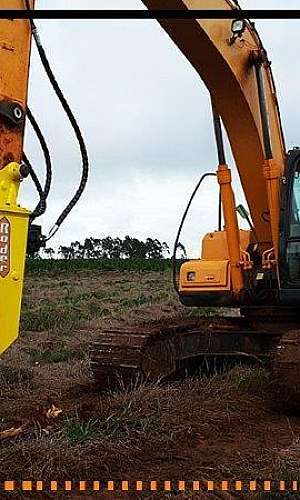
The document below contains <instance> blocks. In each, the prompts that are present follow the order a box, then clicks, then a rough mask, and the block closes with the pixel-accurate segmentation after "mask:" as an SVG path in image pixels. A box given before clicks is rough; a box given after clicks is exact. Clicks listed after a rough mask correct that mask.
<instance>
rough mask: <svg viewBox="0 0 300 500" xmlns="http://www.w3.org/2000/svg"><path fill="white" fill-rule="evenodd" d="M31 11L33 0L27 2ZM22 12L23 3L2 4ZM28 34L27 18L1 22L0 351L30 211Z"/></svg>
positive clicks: (14, 301) (12, 333) (19, 285)
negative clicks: (24, 189)
mask: <svg viewBox="0 0 300 500" xmlns="http://www.w3.org/2000/svg"><path fill="white" fill-rule="evenodd" d="M30 5H31V7H32V8H33V7H34V1H33V0H31V4H30ZM1 8H2V9H23V8H24V2H23V0H2V1H1ZM30 47H31V30H30V24H29V22H28V21H27V20H14V19H12V20H5V19H2V20H0V68H1V77H0V353H2V352H3V351H5V350H6V349H7V348H8V347H9V346H10V345H11V344H12V342H13V341H14V340H15V339H16V338H17V336H18V332H19V321H20V309H21V300H22V289H23V275H24V264H25V255H26V244H27V234H28V221H29V215H30V212H29V211H28V210H26V209H24V208H21V207H20V205H19V204H18V192H19V187H20V183H21V181H22V179H23V178H24V177H26V176H27V175H28V170H27V168H26V166H25V165H22V163H21V160H22V153H23V139H24V126H25V117H26V107H27V91H28V76H29V59H30Z"/></svg>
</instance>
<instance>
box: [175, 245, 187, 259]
mask: <svg viewBox="0 0 300 500" xmlns="http://www.w3.org/2000/svg"><path fill="white" fill-rule="evenodd" d="M176 255H177V257H178V258H179V259H183V260H184V259H187V253H186V249H185V246H184V245H183V244H182V243H180V242H179V243H178V244H177V253H176Z"/></svg>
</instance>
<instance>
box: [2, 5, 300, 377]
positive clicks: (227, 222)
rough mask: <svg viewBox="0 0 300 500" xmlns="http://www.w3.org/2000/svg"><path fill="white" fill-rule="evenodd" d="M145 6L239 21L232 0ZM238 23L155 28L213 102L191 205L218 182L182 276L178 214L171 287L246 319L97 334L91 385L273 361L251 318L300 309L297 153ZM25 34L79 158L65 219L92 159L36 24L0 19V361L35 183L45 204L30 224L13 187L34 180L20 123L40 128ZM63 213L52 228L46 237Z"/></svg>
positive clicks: (265, 335) (257, 48)
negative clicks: (232, 360)
mask: <svg viewBox="0 0 300 500" xmlns="http://www.w3.org/2000/svg"><path fill="white" fill-rule="evenodd" d="M143 2H144V4H145V5H146V7H147V8H149V9H157V10H159V9H162V8H164V9H165V8H168V9H176V10H178V11H185V10H187V9H207V8H210V9H221V10H228V11H232V10H236V11H237V12H238V11H240V7H239V5H238V3H237V2H236V1H235V0H164V1H161V0H143ZM0 5H1V8H3V9H4V8H14V9H24V8H27V9H33V8H34V1H33V0H31V1H29V0H25V2H24V1H23V0H1V1H0ZM239 13H240V12H239ZM241 17H242V16H240V15H239V16H237V18H236V19H234V20H232V16H229V18H228V19H223V20H207V19H206V20H204V19H185V20H184V21H183V20H182V19H165V18H164V19H160V20H159V22H160V24H161V26H162V27H163V29H164V30H165V31H166V32H167V33H168V35H169V36H170V37H171V39H172V40H173V41H174V43H175V44H176V45H177V46H178V47H179V49H180V50H181V51H182V52H183V53H184V55H185V56H186V57H187V59H188V60H189V62H190V63H191V64H192V65H193V67H194V68H195V70H196V71H197V72H198V73H199V75H200V77H201V78H202V80H203V81H204V83H205V84H206V86H207V88H208V90H209V92H210V95H211V99H212V110H213V123H214V130H215V136H216V144H217V152H218V167H217V169H216V171H214V172H213V173H208V174H204V175H203V177H202V178H201V180H200V182H199V184H198V186H197V188H196V189H195V191H194V193H193V196H192V198H191V200H190V203H191V201H192V199H193V197H194V195H195V194H196V191H197V190H198V188H199V187H200V185H201V184H202V182H203V181H204V179H205V178H206V177H207V176H208V175H213V176H215V178H216V180H217V183H216V186H217V187H218V189H219V190H220V207H221V210H219V228H218V230H213V228H212V231H211V232H210V233H209V234H207V235H206V236H205V237H204V239H203V241H202V253H201V258H199V259H194V260H189V261H187V262H185V263H183V264H182V265H181V267H180V272H179V277H178V276H177V272H176V269H177V268H176V249H177V245H178V241H179V237H180V230H181V228H182V225H183V223H184V220H185V217H186V214H187V211H186V212H185V214H184V217H183V219H182V222H181V225H180V230H179V232H178V235H177V238H176V241H175V246H174V284H175V288H176V291H177V292H178V296H179V299H180V301H181V302H182V303H183V304H184V305H186V306H189V307H200V308H201V307H207V306H221V307H231V308H232V307H238V308H241V311H242V316H241V317H240V318H238V319H236V320H235V321H232V322H231V324H230V325H228V324H227V323H226V324H222V321H221V320H220V322H218V325H216V324H215V325H214V326H213V328H211V325H209V324H208V325H207V326H206V327H205V326H203V323H202V325H201V328H200V327H199V326H197V324H193V325H191V324H186V325H173V326H172V325H170V327H169V328H165V329H163V330H162V329H161V328H159V327H158V328H155V327H153V328H149V329H148V330H147V329H145V328H140V329H139V328H136V329H129V330H127V331H124V330H123V329H120V330H107V331H101V332H99V341H98V342H96V343H95V344H94V345H93V346H92V347H91V365H92V367H93V370H94V374H95V376H96V378H97V380H98V382H99V383H102V384H107V383H109V382H112V380H113V379H114V378H115V377H116V376H120V375H121V376H122V377H123V378H124V379H127V378H128V379H132V377H133V376H134V377H136V376H137V375H140V374H141V375H143V376H146V377H148V378H161V377H165V376H168V375H171V374H172V373H173V372H174V371H175V370H176V368H177V367H178V364H180V363H182V362H184V361H185V360H188V359H190V358H196V357H198V356H203V355H214V356H218V355H219V356H221V355H222V356H227V355H238V354H239V355H240V354H241V355H246V356H253V357H257V356H266V355H268V353H270V352H273V351H274V350H275V351H276V349H277V346H278V342H279V337H280V335H281V334H282V333H284V332H281V334H280V333H279V330H280V329H281V326H280V328H279V329H278V331H277V330H276V329H275V330H276V331H275V332H274V331H273V332H272V334H270V331H269V330H268V329H264V328H262V326H261V323H257V318H258V317H259V316H261V317H262V318H264V319H265V318H266V317H267V316H268V315H269V316H270V317H272V318H275V317H284V318H285V319H287V318H289V317H290V316H293V317H294V316H296V313H297V309H298V308H299V305H300V214H299V210H300V150H299V149H298V148H295V149H294V150H292V151H290V152H287V151H286V148H285V143H284V136H283V131H282V126H281V119H280V111H279V106H278V100H277V95H276V89H275V83H274V79H273V75H272V70H271V63H270V61H269V59H268V56H267V52H266V50H265V49H264V47H263V44H262V41H261V39H260V37H259V34H258V32H257V30H256V28H255V25H254V24H253V23H252V22H251V21H250V20H248V19H242V18H241ZM32 33H33V35H34V39H35V42H36V44H37V47H38V50H39V53H40V55H41V59H42V62H43V64H44V67H45V69H46V71H47V74H48V76H49V78H50V81H51V83H52V85H53V86H54V88H55V90H56V91H57V94H58V97H59V98H60V100H61V102H62V104H63V107H64V108H65V110H66V111H67V113H68V114H69V117H70V120H71V123H72V125H73V127H74V130H75V133H76V135H77V138H78V140H79V143H80V147H81V152H82V156H83V166H84V169H85V172H84V175H83V179H82V183H81V186H80V189H79V191H78V192H77V193H76V195H75V197H74V198H73V200H72V201H71V202H70V206H69V207H68V210H70V209H71V208H72V206H73V205H74V204H75V203H76V201H77V200H78V198H79V196H80V194H81V192H82V191H83V189H84V186H85V183H86V178H87V168H88V159H87V153H86V150H85V146H84V142H83V139H82V136H81V134H80V131H79V128H78V125H77V123H76V121H75V119H74V117H73V115H72V113H71V112H70V110H69V107H68V105H67V103H66V101H65V99H64V97H63V95H62V93H61V91H60V89H59V88H57V87H58V85H57V82H56V80H55V77H54V75H53V73H52V72H51V68H50V67H49V62H48V60H47V58H46V56H45V52H44V49H43V47H42V45H41V42H40V39H39V36H38V33H37V29H36V26H35V24H34V22H33V21H32V20H31V22H29V21H28V20H26V19H24V20H7V21H6V20H1V21H0V35H1V36H0V68H1V69H0V72H1V78H0V324H1V332H0V352H4V351H5V350H6V349H7V348H8V347H9V346H10V345H11V344H12V342H13V341H14V340H15V339H16V338H17V337H18V330H19V317H20V307H21V297H22V287H23V273H24V263H25V255H26V245H27V234H29V249H31V250H32V249H35V250H36V249H38V248H39V246H40V245H41V244H43V243H44V241H45V239H44V238H43V237H42V236H41V231H40V228H39V226H36V225H34V224H32V222H33V220H34V218H35V217H36V215H39V214H40V213H41V211H42V210H43V208H44V207H43V205H44V204H45V203H44V202H45V198H46V196H45V191H48V190H49V189H48V188H49V186H48V187H47V189H46V187H45V188H44V189H43V188H41V186H40V185H39V183H36V184H37V187H38V191H39V193H40V195H41V200H40V203H39V207H38V209H37V210H36V211H35V212H36V213H35V214H34V217H33V216H32V214H30V213H29V212H28V211H27V210H26V209H23V208H21V207H20V206H19V204H18V190H19V186H20V183H21V181H22V180H23V179H24V178H25V177H27V176H28V175H31V176H32V177H33V179H34V176H35V174H34V171H33V169H32V167H31V165H30V163H29V161H28V160H27V159H26V157H24V156H23V134H24V126H25V118H26V116H27V117H28V118H29V120H30V121H31V123H32V125H33V126H34V128H35V129H36V130H37V124H36V122H35V120H34V118H33V117H32V114H31V113H30V110H29V109H28V107H27V86H28V75H29V59H30V45H31V35H32ZM221 120H222V123H223V125H224V128H225V129H226V132H227V136H228V139H229V142H230V145H231V149H232V153H233V157H234V160H235V163H236V167H237V169H238V172H239V176H240V180H241V185H242V188H243V191H244V193H245V198H246V200H247V204H248V207H249V211H250V214H248V212H247V211H246V209H245V208H243V207H242V206H239V207H236V203H235V197H234V192H233V188H232V183H231V170H230V168H229V166H228V165H227V164H226V159H225V153H224V144H223V132H222V124H221ZM37 133H38V131H37ZM38 135H41V134H39V133H38ZM43 149H44V152H45V150H46V148H45V147H44V148H43ZM46 157H47V151H46ZM26 160H27V161H26ZM214 170H215V169H214ZM48 180H49V179H48ZM190 203H189V205H188V208H189V206H190ZM68 210H67V211H65V212H64V213H63V214H62V216H61V217H60V219H58V221H57V223H56V224H55V226H54V228H53V229H52V231H51V232H50V236H52V235H53V234H54V233H55V231H56V230H57V229H58V228H59V226H60V225H61V223H62V221H63V220H64V218H65V216H66V214H67V213H68ZM238 214H240V215H241V216H242V217H243V218H245V219H246V220H247V221H248V223H249V230H241V229H239V225H238ZM222 219H223V220H224V227H223V228H222ZM28 227H29V233H28ZM200 229H201V228H199V230H200ZM273 330H274V329H273Z"/></svg>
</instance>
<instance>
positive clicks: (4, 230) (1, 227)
mask: <svg viewBox="0 0 300 500" xmlns="http://www.w3.org/2000/svg"><path fill="white" fill-rule="evenodd" d="M0 233H1V234H9V223H8V222H2V223H1V224H0Z"/></svg>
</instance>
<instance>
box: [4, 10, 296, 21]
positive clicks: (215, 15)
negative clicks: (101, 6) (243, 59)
mask: <svg viewBox="0 0 300 500" xmlns="http://www.w3.org/2000/svg"><path fill="white" fill-rule="evenodd" d="M29 18H30V19H90V20H92V19H103V20H109V19H300V10H270V9H269V10H240V9H233V10H31V11H28V10H4V9H2V10H1V9H0V19H29Z"/></svg>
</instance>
